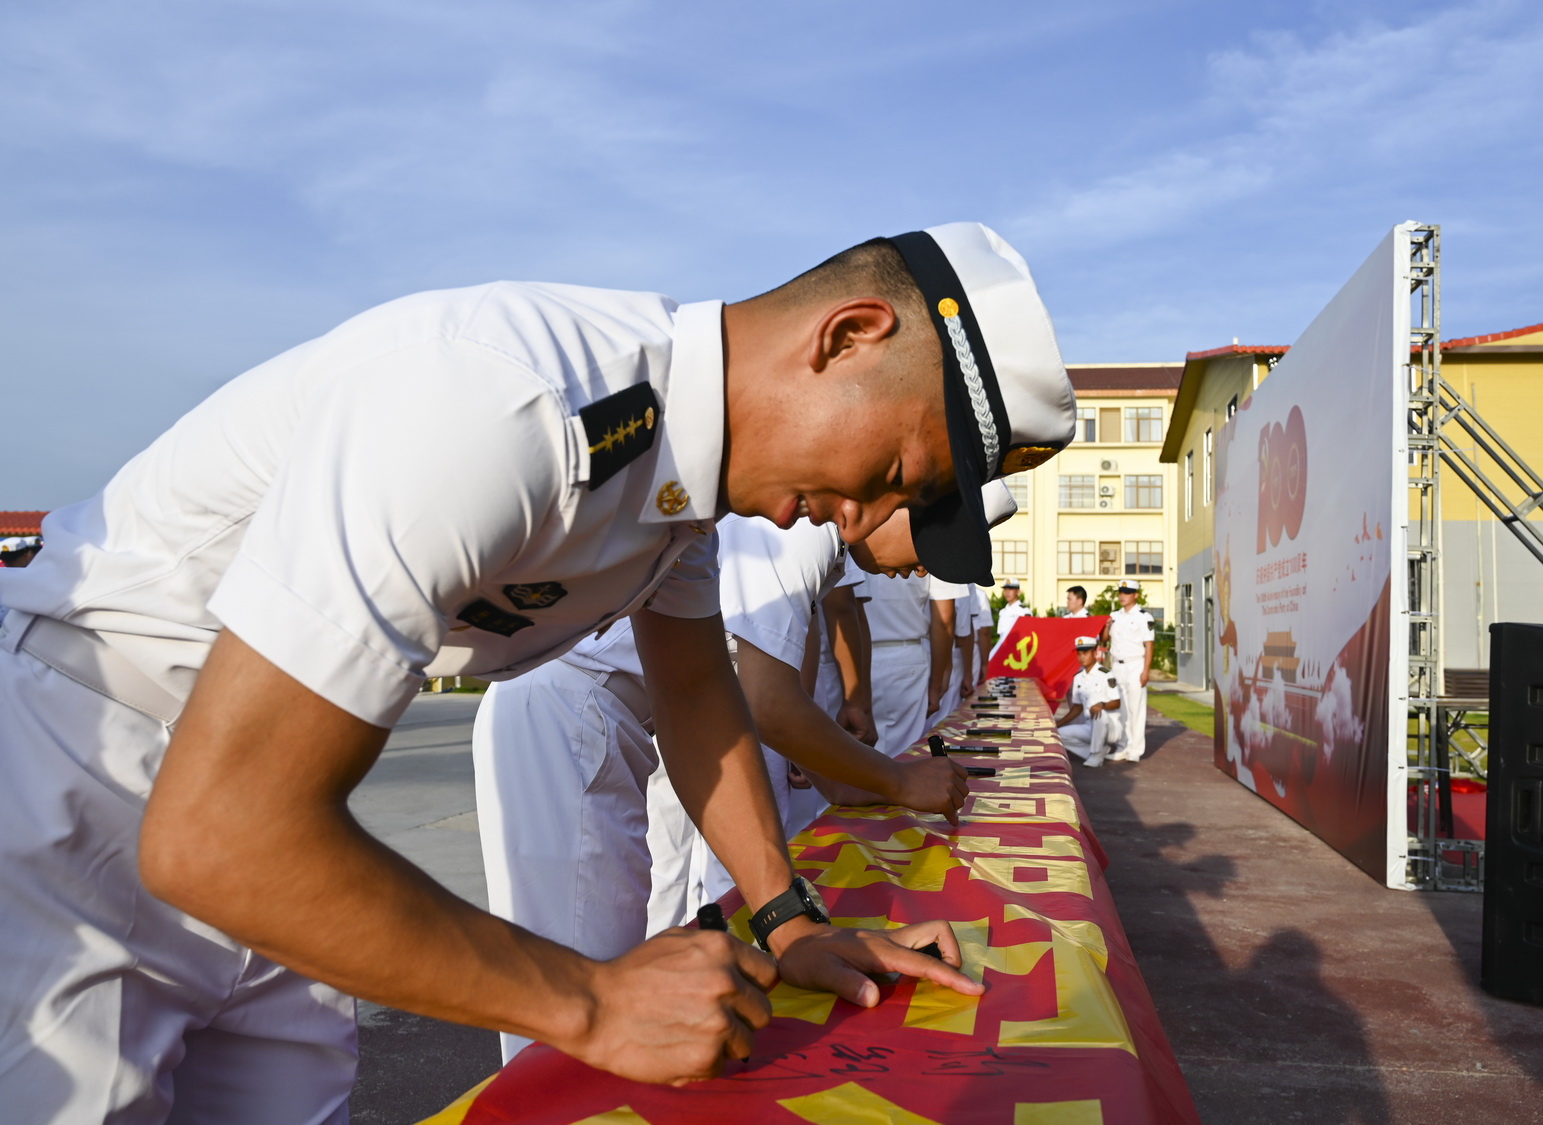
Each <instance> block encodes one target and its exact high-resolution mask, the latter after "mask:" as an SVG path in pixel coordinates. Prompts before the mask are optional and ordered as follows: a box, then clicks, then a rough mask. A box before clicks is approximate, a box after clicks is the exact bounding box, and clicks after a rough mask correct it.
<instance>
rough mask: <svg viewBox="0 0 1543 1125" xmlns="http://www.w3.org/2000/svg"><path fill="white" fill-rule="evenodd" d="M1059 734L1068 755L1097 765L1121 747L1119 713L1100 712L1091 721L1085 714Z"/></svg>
mask: <svg viewBox="0 0 1543 1125" xmlns="http://www.w3.org/2000/svg"><path fill="white" fill-rule="evenodd" d="M1057 733H1058V734H1060V736H1061V744H1062V745H1063V746H1065V747H1066V750H1067V752H1068V753H1070V754H1075V755H1076V756H1077V757H1079V758H1086V759H1087V760H1089V761H1090V762H1093V763H1094V764H1097V763H1099V762H1102V761H1103V760H1104V758H1105V757H1107V756H1108V754H1109V752H1110V751H1112V750H1113V749H1114V748H1115V747H1116V746H1118V745H1119V742H1120V733H1121V731H1120V716H1119V712H1117V711H1100V712H1099V713H1098V714H1096V715H1094V716H1093V717H1092V718H1091V719H1090V718H1088V716H1087V714H1086V713H1085V712H1084V713H1083V715H1082V716H1081V717H1080V718H1079V719H1078V720H1077V721H1076V722H1073V723H1067V724H1066V725H1065V726H1064V727H1062V728H1061V729H1060V730H1059V731H1058V732H1057Z"/></svg>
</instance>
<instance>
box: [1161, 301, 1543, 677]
mask: <svg viewBox="0 0 1543 1125" xmlns="http://www.w3.org/2000/svg"><path fill="white" fill-rule="evenodd" d="M1286 351H1287V349H1286V348H1284V347H1275V346H1271V347H1259V346H1249V345H1240V344H1236V343H1234V344H1232V345H1230V346H1227V347H1222V348H1215V349H1212V350H1210V351H1204V352H1191V353H1189V355H1188V357H1187V358H1186V360H1185V363H1184V367H1183V375H1182V378H1181V379H1180V382H1179V389H1178V395H1177V397H1176V399H1175V401H1174V406H1173V421H1172V424H1171V426H1170V427H1169V430H1168V434H1167V437H1166V438H1165V439H1164V442H1163V447H1162V451H1161V459H1162V461H1163V463H1164V464H1165V465H1168V466H1172V467H1173V468H1174V469H1175V470H1176V471H1177V474H1178V495H1177V500H1176V504H1175V507H1176V509H1177V517H1178V521H1177V522H1178V529H1177V536H1176V548H1177V549H1176V555H1177V560H1176V561H1177V564H1178V566H1177V576H1176V580H1175V582H1176V584H1175V588H1174V589H1173V590H1172V592H1171V595H1170V597H1171V604H1172V605H1173V606H1174V620H1175V625H1176V629H1175V636H1174V648H1175V653H1176V656H1177V659H1178V678H1179V681H1180V682H1181V683H1183V684H1187V685H1190V686H1193V687H1198V688H1209V687H1210V686H1211V683H1212V667H1211V661H1212V653H1213V651H1214V639H1215V638H1214V596H1215V568H1214V566H1213V564H1212V554H1211V549H1212V541H1213V538H1214V528H1215V522H1214V514H1215V513H1214V509H1213V507H1212V500H1213V499H1214V496H1215V488H1214V484H1215V481H1214V476H1213V473H1214V463H1213V460H1212V453H1213V450H1214V448H1215V436H1216V434H1217V433H1219V432H1220V430H1221V427H1222V426H1223V425H1224V424H1225V423H1226V421H1227V419H1228V418H1230V417H1231V416H1232V415H1233V414H1234V413H1235V412H1236V411H1237V409H1238V407H1239V406H1240V405H1241V404H1242V403H1243V402H1245V401H1247V399H1248V396H1249V395H1250V394H1252V393H1253V391H1254V389H1255V388H1256V387H1258V386H1259V384H1260V383H1261V382H1263V381H1264V379H1265V377H1266V376H1267V375H1268V374H1269V373H1270V371H1271V369H1272V368H1273V367H1274V366H1275V364H1276V362H1277V361H1278V360H1279V359H1280V357H1281V356H1282V355H1284V354H1285V353H1286ZM1442 376H1443V378H1445V380H1446V381H1447V383H1448V384H1449V385H1450V386H1451V387H1452V388H1453V389H1454V390H1455V391H1456V392H1457V393H1458V394H1459V395H1461V396H1462V397H1463V398H1464V399H1465V400H1466V401H1467V402H1468V403H1469V405H1471V406H1472V407H1474V408H1475V409H1476V410H1477V411H1478V413H1479V414H1480V415H1481V416H1482V417H1483V418H1484V419H1485V420H1486V421H1487V422H1488V423H1489V424H1490V425H1491V426H1493V427H1494V428H1495V430H1496V431H1497V432H1498V434H1499V435H1500V437H1501V438H1502V439H1503V440H1504V441H1505V442H1506V444H1508V445H1509V446H1511V447H1512V449H1514V450H1515V451H1516V453H1517V454H1518V455H1519V456H1520V457H1521V458H1522V460H1524V461H1525V462H1527V463H1528V464H1530V465H1531V466H1532V467H1533V469H1535V470H1538V471H1543V428H1540V427H1539V425H1538V420H1539V419H1543V324H1535V325H1532V326H1530V327H1527V328H1519V329H1516V330H1514V331H1510V332H1500V333H1496V334H1494V335H1489V336H1474V337H1468V338H1465V339H1458V340H1449V341H1446V342H1444V343H1443V344H1442ZM1443 432H1444V434H1445V436H1446V437H1448V438H1450V439H1451V440H1453V441H1454V442H1456V443H1457V444H1459V445H1463V446H1466V447H1468V448H1470V449H1471V448H1474V446H1475V443H1474V442H1473V440H1472V439H1471V438H1470V437H1469V436H1468V435H1466V434H1465V433H1463V431H1462V430H1460V429H1459V428H1458V426H1457V424H1456V423H1455V422H1448V423H1447V424H1446V427H1445V428H1444V431H1443ZM1479 461H1480V465H1481V468H1482V469H1483V471H1484V472H1485V473H1486V475H1488V476H1490V477H1491V478H1492V479H1496V480H1500V481H1503V482H1505V483H1506V485H1507V486H1508V489H1509V493H1510V496H1511V498H1512V499H1513V501H1516V502H1522V503H1524V502H1525V501H1526V494H1525V493H1524V492H1523V491H1522V490H1521V489H1520V488H1519V487H1518V486H1516V485H1514V483H1512V482H1511V481H1510V479H1509V478H1508V477H1506V475H1505V474H1504V473H1503V471H1501V470H1500V469H1499V467H1498V466H1497V465H1495V463H1494V462H1493V461H1490V460H1489V459H1488V458H1486V457H1484V456H1482V455H1481V456H1480V457H1479ZM1441 482H1442V483H1441V513H1442V528H1441V535H1442V540H1441V574H1442V578H1441V595H1442V596H1441V605H1442V614H1441V639H1442V654H1443V663H1444V664H1445V666H1446V667H1447V668H1448V669H1449V670H1454V669H1455V670H1462V669H1477V668H1486V667H1487V666H1488V664H1489V626H1490V624H1491V623H1492V622H1495V621H1540V620H1543V597H1540V596H1539V595H1538V590H1539V589H1540V588H1543V566H1540V565H1539V563H1538V561H1537V560H1536V559H1535V558H1534V557H1533V556H1532V555H1531V554H1530V553H1529V552H1528V551H1527V550H1526V548H1525V547H1523V545H1522V544H1521V543H1520V542H1518V541H1517V540H1516V539H1515V537H1514V536H1513V535H1512V534H1511V533H1510V531H1508V530H1507V529H1506V528H1505V527H1503V526H1501V521H1500V520H1499V519H1498V518H1496V516H1495V515H1494V514H1493V513H1492V512H1491V511H1490V510H1489V509H1488V508H1487V507H1485V506H1484V504H1483V503H1482V502H1481V501H1480V500H1479V498H1478V497H1477V496H1476V495H1475V494H1474V493H1473V492H1472V491H1470V490H1469V489H1468V488H1467V487H1466V486H1465V485H1464V484H1463V482H1462V481H1461V480H1459V479H1458V478H1457V476H1456V475H1455V473H1454V472H1453V470H1451V469H1450V468H1446V469H1443V470H1442V475H1441ZM1540 500H1543V497H1540ZM1413 515H1414V513H1413V512H1412V511H1411V516H1413ZM1528 518H1529V520H1530V521H1531V522H1532V523H1533V524H1534V525H1539V526H1543V506H1540V508H1537V509H1534V510H1533V511H1532V512H1531V513H1530V515H1529V517H1528Z"/></svg>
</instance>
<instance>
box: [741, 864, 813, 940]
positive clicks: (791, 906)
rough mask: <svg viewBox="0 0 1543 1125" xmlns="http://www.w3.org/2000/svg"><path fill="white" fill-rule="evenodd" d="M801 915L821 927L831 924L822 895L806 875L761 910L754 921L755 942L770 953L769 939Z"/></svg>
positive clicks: (800, 876) (798, 877)
mask: <svg viewBox="0 0 1543 1125" xmlns="http://www.w3.org/2000/svg"><path fill="white" fill-rule="evenodd" d="M800 916H802V917H805V918H813V919H814V920H815V921H816V922H819V923H820V924H821V925H826V924H828V923H829V922H830V915H829V914H828V913H827V912H826V910H825V901H824V900H823V899H821V898H820V892H819V891H817V890H815V889H814V888H813V887H812V886H810V885H809V882H808V880H806V879H805V878H804V877H803V876H802V875H797V876H794V878H793V885H792V886H791V887H789V888H788V889H787V890H785V891H783V892H782V893H781V894H780V895H778V896H777V897H776V898H774V899H772V900H771V901H770V902H768V903H767V904H766V905H765V906H763V907H761V909H760V910H758V911H756V913H755V916H754V917H753V918H751V919H750V931H751V933H753V934H755V943H756V944H757V945H759V946H760V947H761V948H762V949H764V950H766V952H768V953H770V952H771V949H770V947H768V946H767V944H766V939H767V938H769V937H771V935H772V931H773V930H775V929H776V928H777V927H778V926H780V925H782V923H784V922H787V921H790V920H792V919H794V918H797V917H800Z"/></svg>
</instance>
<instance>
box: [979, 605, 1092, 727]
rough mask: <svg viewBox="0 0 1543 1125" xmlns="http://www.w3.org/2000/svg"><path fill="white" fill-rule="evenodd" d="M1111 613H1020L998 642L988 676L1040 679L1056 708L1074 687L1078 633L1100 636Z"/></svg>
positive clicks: (1079, 635)
mask: <svg viewBox="0 0 1543 1125" xmlns="http://www.w3.org/2000/svg"><path fill="white" fill-rule="evenodd" d="M1108 620H1109V618H1107V617H1020V618H1018V620H1017V621H1016V622H1014V623H1013V628H1012V631H1011V632H1010V633H1008V634H1007V636H1006V637H1005V638H1004V639H1003V641H1002V643H1001V644H999V645H997V648H996V652H995V653H994V654H992V657H991V662H990V663H989V664H987V665H986V675H987V677H988V678H989V677H995V676H1021V677H1023V678H1025V679H1030V680H1038V681H1039V682H1040V684H1041V686H1042V687H1043V689H1044V692H1045V699H1046V700H1047V701H1048V702H1049V704H1050V706H1051V708H1052V709H1053V708H1054V707H1055V706H1056V704H1058V703H1060V702H1061V700H1063V699H1065V698H1066V693H1067V692H1068V691H1070V690H1071V686H1072V677H1074V676H1075V675H1076V674H1077V669H1078V668H1080V667H1081V665H1080V664H1078V663H1077V647H1076V641H1077V638H1078V637H1096V636H1098V635H1099V634H1100V633H1102V632H1103V631H1104V623H1105V622H1107V621H1108Z"/></svg>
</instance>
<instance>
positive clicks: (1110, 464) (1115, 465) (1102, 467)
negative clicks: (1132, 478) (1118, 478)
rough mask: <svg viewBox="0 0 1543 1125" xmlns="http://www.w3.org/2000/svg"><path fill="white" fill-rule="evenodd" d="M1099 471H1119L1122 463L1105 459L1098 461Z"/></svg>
mask: <svg viewBox="0 0 1543 1125" xmlns="http://www.w3.org/2000/svg"><path fill="white" fill-rule="evenodd" d="M1098 471H1099V472H1101V473H1117V472H1119V471H1120V463H1119V462H1118V461H1114V460H1110V459H1105V460H1103V461H1100V462H1099V463H1098Z"/></svg>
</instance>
